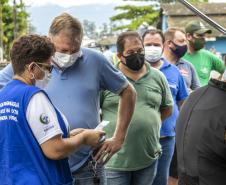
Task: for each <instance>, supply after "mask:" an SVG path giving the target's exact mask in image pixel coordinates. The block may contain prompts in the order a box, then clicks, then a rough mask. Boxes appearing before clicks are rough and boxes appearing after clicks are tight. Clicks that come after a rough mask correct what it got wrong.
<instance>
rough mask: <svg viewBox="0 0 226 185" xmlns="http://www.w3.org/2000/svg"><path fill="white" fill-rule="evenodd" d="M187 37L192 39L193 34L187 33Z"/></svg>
mask: <svg viewBox="0 0 226 185" xmlns="http://www.w3.org/2000/svg"><path fill="white" fill-rule="evenodd" d="M186 39H187V40H188V41H190V40H192V34H190V33H186Z"/></svg>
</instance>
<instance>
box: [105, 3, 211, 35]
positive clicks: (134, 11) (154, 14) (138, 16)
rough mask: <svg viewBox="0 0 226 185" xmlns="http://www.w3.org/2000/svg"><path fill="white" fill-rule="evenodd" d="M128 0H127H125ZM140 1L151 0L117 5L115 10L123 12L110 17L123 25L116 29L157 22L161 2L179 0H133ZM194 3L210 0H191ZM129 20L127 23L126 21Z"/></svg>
mask: <svg viewBox="0 0 226 185" xmlns="http://www.w3.org/2000/svg"><path fill="white" fill-rule="evenodd" d="M124 1H127V0H124ZM132 1H140V2H142V1H143V2H144V1H146V2H150V5H145V6H135V5H124V6H117V7H115V10H120V11H122V12H121V13H119V14H117V15H115V16H112V17H111V18H110V20H111V21H113V22H118V21H121V25H118V26H116V27H115V28H114V30H123V29H127V30H136V29H137V28H138V27H139V26H140V25H141V24H142V23H144V22H146V23H148V24H149V25H152V24H154V23H156V21H157V20H158V18H159V8H158V6H159V4H160V3H172V2H177V0H132ZM190 2H192V3H196V2H208V0H190ZM125 22H127V24H126V23H125Z"/></svg>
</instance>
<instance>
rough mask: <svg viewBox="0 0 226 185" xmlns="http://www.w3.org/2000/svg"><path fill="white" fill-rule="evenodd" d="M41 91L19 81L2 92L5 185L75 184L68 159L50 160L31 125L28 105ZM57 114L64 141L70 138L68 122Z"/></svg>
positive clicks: (0, 150)
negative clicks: (28, 119)
mask: <svg viewBox="0 0 226 185" xmlns="http://www.w3.org/2000/svg"><path fill="white" fill-rule="evenodd" d="M39 91H41V90H40V89H39V88H37V87H35V86H29V85H26V84H24V83H23V82H21V81H18V80H12V81H11V82H10V83H8V84H7V85H6V86H5V87H4V88H3V89H2V90H1V91H0V180H1V182H0V184H1V185H25V184H32V185H58V184H59V185H71V184H72V178H71V173H70V168H69V165H68V159H67V158H65V159H62V160H51V159H48V158H47V157H46V156H45V155H44V154H43V152H42V150H41V147H40V145H39V143H38V141H37V140H36V139H35V137H34V135H33V133H32V130H31V128H30V127H29V124H28V122H27V119H26V110H27V106H28V103H29V101H30V99H31V97H32V96H33V95H34V94H35V93H37V92H39ZM42 92H44V91H42ZM44 93H45V92H44ZM46 96H47V94H46ZM47 97H48V96H47ZM40 103H41V102H40ZM55 110H56V109H55ZM56 113H57V118H58V121H59V123H60V127H61V129H62V131H63V133H64V134H63V138H66V137H67V134H68V133H67V129H66V127H65V124H64V121H63V119H62V117H61V115H60V113H59V112H58V111H57V110H56Z"/></svg>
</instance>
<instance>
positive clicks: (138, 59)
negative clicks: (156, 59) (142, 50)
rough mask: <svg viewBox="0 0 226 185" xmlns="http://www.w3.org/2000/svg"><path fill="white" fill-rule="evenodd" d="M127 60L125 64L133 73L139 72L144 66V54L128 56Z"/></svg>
mask: <svg viewBox="0 0 226 185" xmlns="http://www.w3.org/2000/svg"><path fill="white" fill-rule="evenodd" d="M125 59H126V64H124V63H123V64H124V65H126V66H127V67H128V68H129V69H131V70H133V71H139V70H140V69H141V68H142V67H143V65H144V54H138V53H134V54H132V55H129V56H126V57H125Z"/></svg>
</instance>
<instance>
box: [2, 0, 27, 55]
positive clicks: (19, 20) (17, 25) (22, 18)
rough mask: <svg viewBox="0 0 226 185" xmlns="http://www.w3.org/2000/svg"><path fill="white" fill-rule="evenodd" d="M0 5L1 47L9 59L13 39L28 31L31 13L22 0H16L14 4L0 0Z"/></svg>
mask: <svg viewBox="0 0 226 185" xmlns="http://www.w3.org/2000/svg"><path fill="white" fill-rule="evenodd" d="M0 7H1V8H0V28H1V30H0V33H1V34H0V47H2V48H3V51H4V57H5V58H7V59H9V50H10V47H11V45H12V42H13V40H14V39H15V38H17V37H19V36H20V35H23V34H26V33H27V30H28V29H27V28H28V21H27V19H28V16H29V15H28V13H27V12H26V10H25V4H24V3H23V2H22V0H20V2H19V3H18V4H17V3H16V1H15V4H14V6H12V5H10V3H9V0H0Z"/></svg>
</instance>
